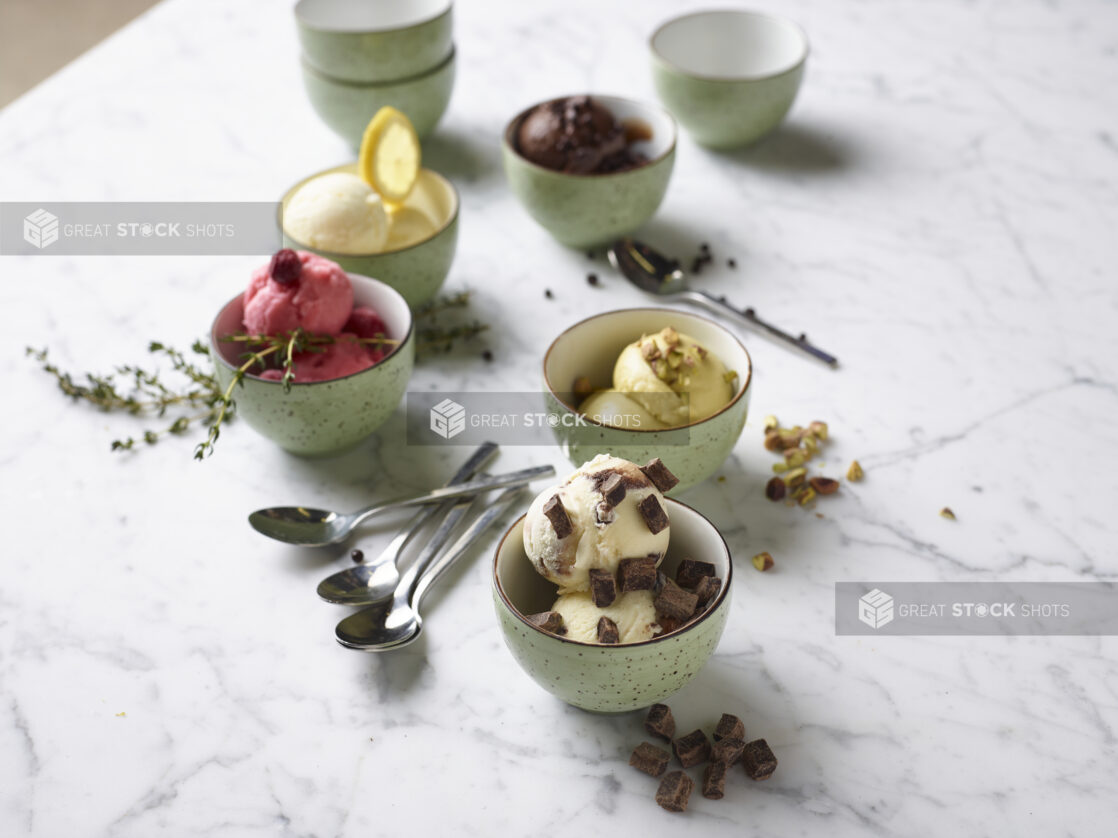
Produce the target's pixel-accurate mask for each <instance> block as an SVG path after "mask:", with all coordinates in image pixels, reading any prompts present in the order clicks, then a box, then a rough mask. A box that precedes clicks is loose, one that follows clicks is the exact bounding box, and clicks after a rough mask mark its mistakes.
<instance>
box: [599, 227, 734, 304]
mask: <svg viewBox="0 0 1118 838" xmlns="http://www.w3.org/2000/svg"><path fill="white" fill-rule="evenodd" d="M634 236H635V237H636V238H637V239H638V240H640V241H642V242H644V243H645V244H647V245H649V246H650V247H652V248H653V249H654V250H658V251H660V252H661V253H662V254H664V255H665V256H667V257H669V258H672V259H678V260H679V263H680V265H681V266H682V267H683V270H684V272H686V273H687V274H688V279H689V280H691V281H692V285H693V286H694V287H696V288H701V287H702V284H703V274H702V273H699V274H697V275H696V274H692V273H691V270H690V267H691V262H692V260H693V259H694V258H695V257H696V256H697V255H698V253H699V247H700V245H702V244H709V245H710V246H711V249H712V250H711V252H712V255H713V257H714V262H713V263H712V264H711V265H708V266H707V267H706V268H705V269H704V270H705V271H709V272H710V273H711V274H712V275H713V274H717V275H718V276H719V277H720V278H726V276H731V277H733V276H736V275H739V274H741V275H744V274H746V273H748V270H749V251H748V250H747V249H746V246H745V245H744V244H742V242H741V239H740V238H739V237H738V236H737V235H735V240H734V245H733V252H731V251H729V250H724V249H723V247H722V246H721V244H720V243H719V241H717V240H716V237H715V235H714V234H713V233H712V225H710V224H708V225H706V226H703V225H699V224H696V223H694V221H693V220H692V219H691V217H680V216H673V215H670V214H666V213H662V214H660V215H658V216H656V217H655V218H653V219H652V220H651V221H649V222H648V223H647V224H645V225H644V226H642V227H641V228H640V229H639V230H638V231H637V232H636V233H635V234H634ZM727 259H733V260H734V262H735V266H734V267H733V268H729V267H728V266H727V264H726V260H727ZM610 271H611V272H612V274H613V275H614V276H616V277H617V278H618V280H619V281H621V282H624V281H625V279H624V278H623V277H622V276H621V275H620V274H619V273H617V272H616V271H613V269H612V267H611V268H610ZM633 290H634V291H635V292H636V289H635V288H634V289H633ZM636 293H637V294H638V295H639V299H641V300H644V301H645V303H653V304H655V302H656V297H654V296H652V295H651V294H644V293H642V292H636ZM660 303H662V304H663V305H674V303H673V302H672V301H671V300H670V299H667V298H664V299H662V300H661V301H660ZM639 304H640V303H637V302H634V303H633V305H639ZM700 313H701V312H700Z"/></svg>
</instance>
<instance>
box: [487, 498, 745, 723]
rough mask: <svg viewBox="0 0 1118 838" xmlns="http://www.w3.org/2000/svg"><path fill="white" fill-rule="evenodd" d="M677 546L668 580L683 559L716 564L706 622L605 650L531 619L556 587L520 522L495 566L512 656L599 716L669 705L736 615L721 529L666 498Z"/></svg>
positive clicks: (497, 601) (667, 563)
mask: <svg viewBox="0 0 1118 838" xmlns="http://www.w3.org/2000/svg"><path fill="white" fill-rule="evenodd" d="M668 516H669V518H670V519H671V543H670V545H669V547H668V554H667V556H665V557H664V563H663V565H661V567H662V568H663V569H664V572H665V573H666V574H667V575H668V576H670V577H674V576H675V569H676V567H677V566H678V565H679V562H680V560H681V559H683V558H684V557H690V558H693V559H699V560H701V561H705V562H711V563H712V564H713V565H714V566H715V568H716V575H717V576H719V577H721V578H722V590H721V591H719V593H718V596H717V597H715V599H714V601H713V602H712V603H711V605H710V606H709V607H708V608H707V610H706V611H705V612H704V613H703V615H702V616H701V617H699V618H698V619H697V620H695V621H693V622H691V623H688V624H687V625H685V626H683V627H682V628H680V629H677V630H676V631H673V632H670V633H668V634H664V635H660V636H657V637H654V638H653V639H652V640H646V641H644V642H643V643H629V644H625V645H619V646H599V645H596V644H590V643H579V642H577V641H574V640H567V639H566V638H563V637H559V636H557V635H554V634H549V633H547V632H545V631H543V630H542V629H539V628H537V627H536V626H534V625H532V624H531V623H529V622H528V621H527V620H526V619H525V618H524V615H525V614H536V613H539V612H540V611H547V610H548V609H549V608H550V607H551V605H552V603H553V602H554V601H555V585H553V584H552V583H550V582H548V581H547V580H546V579H544V578H543V577H542V576H540V575H539V574H538V573H537V572H536V570H535V568H534V567H533V566H532V563H531V562H530V561H529V560H528V556H527V555H525V553H524V542H523V529H524V518H523V517H521V518H520V520H518V521H517V522H516V523H515V524H513V525H512V527H511V528H510V529H509V531H508V532H507V533H505V537H504V538H503V539H501V543H500V545H499V546H498V547H497V555H496V557H495V558H494V560H493V604H494V607H495V608H496V610H497V622H498V623H499V624H500V627H501V633H502V634H503V635H504V638H505V645H507V646H508V648H509V651H511V652H512V656H513V657H514V658H515V659H516V662H517V663H518V664H520V667H521V668H522V669H523V670H524V671H525V672H526V673H528V675H529V676H530V677H531V678H532V680H534V681H535V682H536V683H537V684H539V685H540V686H541V687H543V688H544V689H545V690H547V691H548V692H549V693H551V694H552V695H554V696H556V697H557V698H559V699H561V700H562V701H565V702H567V703H568V704H573V705H574V706H575V707H581V708H583V709H584V710H592V711H594V712H596V713H625V712H628V711H630V710H638V709H640V708H642V707H647V706H648V705H650V704H655V703H656V702H658V701H663V700H664V699H665V698H667V697H668V696H670V695H671V694H672V693H674V692H676V691H678V690H679V689H680V688H682V687H683V685H684V684H686V683H687V682H688V681H690V680H691V679H692V678H694V677H695V676H696V675H697V674H698V673H699V670H700V669H702V668H703V666H704V664H706V662H707V660H708V659H709V658H710V656H711V655H712V654H713V653H714V649H715V647H716V646H717V645H718V641H719V639H720V638H721V637H722V631H723V629H725V628H726V620H727V618H728V617H729V614H730V589H731V587H732V584H731V583H732V582H733V573H734V569H733V563H732V562H731V560H730V550H729V548H728V547H727V546H726V542H725V540H724V539H723V538H722V535H721V534H720V533H719V532H718V529H717V528H716V527H715V526H714V524H712V523H711V522H710V521H708V520H707V519H706V518H704V517H703V516H702V515H700V514H699V513H698V512H696V511H695V510H694V509H692V508H691V507H689V506H685V505H684V504H682V503H680V502H679V501H676V500H672V499H670V498H669V499H668Z"/></svg>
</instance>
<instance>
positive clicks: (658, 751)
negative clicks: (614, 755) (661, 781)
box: [629, 742, 672, 777]
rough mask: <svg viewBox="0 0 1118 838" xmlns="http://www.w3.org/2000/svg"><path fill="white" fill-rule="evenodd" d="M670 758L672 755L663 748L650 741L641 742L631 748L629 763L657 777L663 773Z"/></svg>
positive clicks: (638, 769)
mask: <svg viewBox="0 0 1118 838" xmlns="http://www.w3.org/2000/svg"><path fill="white" fill-rule="evenodd" d="M671 759H672V755H671V754H670V753H668V752H667V751H665V750H664V749H663V748H657V747H656V746H655V745H653V744H651V743H650V742H641V743H640V744H639V745H637V747H636V748H634V749H633V754H632V756H630V757H629V765H631V766H633V768H635V769H637V771H643V772H644V773H645V774H648V775H649V776H652V777H659V776H660V775H661V774H663V773H664V769H665V768H667V767H668V763H669V762H671Z"/></svg>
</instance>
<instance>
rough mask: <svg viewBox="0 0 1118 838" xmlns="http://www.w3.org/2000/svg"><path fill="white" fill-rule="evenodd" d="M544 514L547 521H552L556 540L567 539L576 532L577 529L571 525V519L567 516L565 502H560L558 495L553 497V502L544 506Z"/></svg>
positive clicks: (550, 501)
mask: <svg viewBox="0 0 1118 838" xmlns="http://www.w3.org/2000/svg"><path fill="white" fill-rule="evenodd" d="M543 514H544V515H546V516H547V520H549V521H551V526H552V528H553V529H554V530H555V537H556V538H560V539H562V538H566V537H567V536H568V535H570V534H571V533H572V532H574V530H575V528H574V525H573V524H572V523H571V517H570V516H569V515H568V514H567V510H566V509H564V508H563V501H561V500H559V496H558V495H552V496H551V500H549V501H548V502H547V503H545V504H544V505H543Z"/></svg>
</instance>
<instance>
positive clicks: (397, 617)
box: [334, 486, 524, 652]
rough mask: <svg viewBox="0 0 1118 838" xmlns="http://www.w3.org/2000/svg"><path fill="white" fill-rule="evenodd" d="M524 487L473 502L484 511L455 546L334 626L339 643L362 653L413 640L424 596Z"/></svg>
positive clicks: (415, 568)
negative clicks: (385, 596)
mask: <svg viewBox="0 0 1118 838" xmlns="http://www.w3.org/2000/svg"><path fill="white" fill-rule="evenodd" d="M523 488H524V487H523V486H516V487H513V488H511V489H506V490H505V491H504V492H503V493H502V494H501V495H500V497H498V498H497V499H496V500H495V501H493V502H492V503H489V502H487V501H486V500H485V499H484V498H478V499H477V500H476V501H474V504H473V507H476V508H479V509H484V511H483V512H482V513H481V515H479V516H478V517H477V518H476V519H475V520H474V522H473V523H472V524H470V526H469V528H468V529H467V530H466V531H465V532H464V533H463V534H462V535H461V536H460V537H459V538H458V540H457V541H455V542H454V545H453V546H452V547H451V548H450V549H449V550H447V551H446V552H445V553H443V554H442V555H441V556H439V557H438V559H436V560H435V562H434V563H433V564H432V565H431V566H430V568H428V569H426V570H425V569H424V568H423V567H421V566H420V564H419V562H416V563H415V564H413V565H412V566H411V567H409V568H408V570H407V572H406V573H405V574H404V576H403V577H402V578H401V579H400V584H399V585H397V586H396V592H395V594H394V595H393V598H392V601H391V602H384V603H380V604H378V605H372V606H370V607H368V608H363V609H361V610H360V611H358V612H357V613H356V614H351V615H350V616H348V617H346V618H345V619H344V620H342V621H341V622H340V623H338V625H337V628H335V629H334V635H335V637H336V638H337V640H338V642H339V643H341V644H342V645H343V646H345V647H347V648H349V649H358V650H360V651H363V652H384V651H388V650H389V649H399V648H401V647H402V646H407V645H408V644H409V643H413V642H414V641H415V640H416V639H417V638H418V637H419V635H420V632H422V630H423V619H422V618H421V617H420V615H419V606H420V604H422V602H423V597H424V596H425V595H426V594H427V592H428V591H430V590H431V586H432V585H434V584H435V582H437V581H438V580H439V578H440V577H441V576H442V575H443V574H444V573H446V571H447V569H448V568H449V567H450V566H451V565H452V564H454V563H455V562H456V561H458V559H460V558H462V556H464V555H465V554H466V553H468V552H469V551H470V548H471V547H473V545H474V542H475V541H477V539H478V538H479V537H480V536H481V534H482V533H483V532H484V531H485V530H486V529H487V528H488V527H489V526H490V525H491V524H492V523H493V522H494V521H496V520H497V519H498V518H499V517H500V516H501V515H502V514H503V513H504V512H505V510H506V509H508V507H509V506H510V505H511V504H512V502H513V501H514V500H516V499H517V497H519V496H520V494H521V492H522V491H523ZM421 574H422V575H421Z"/></svg>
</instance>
